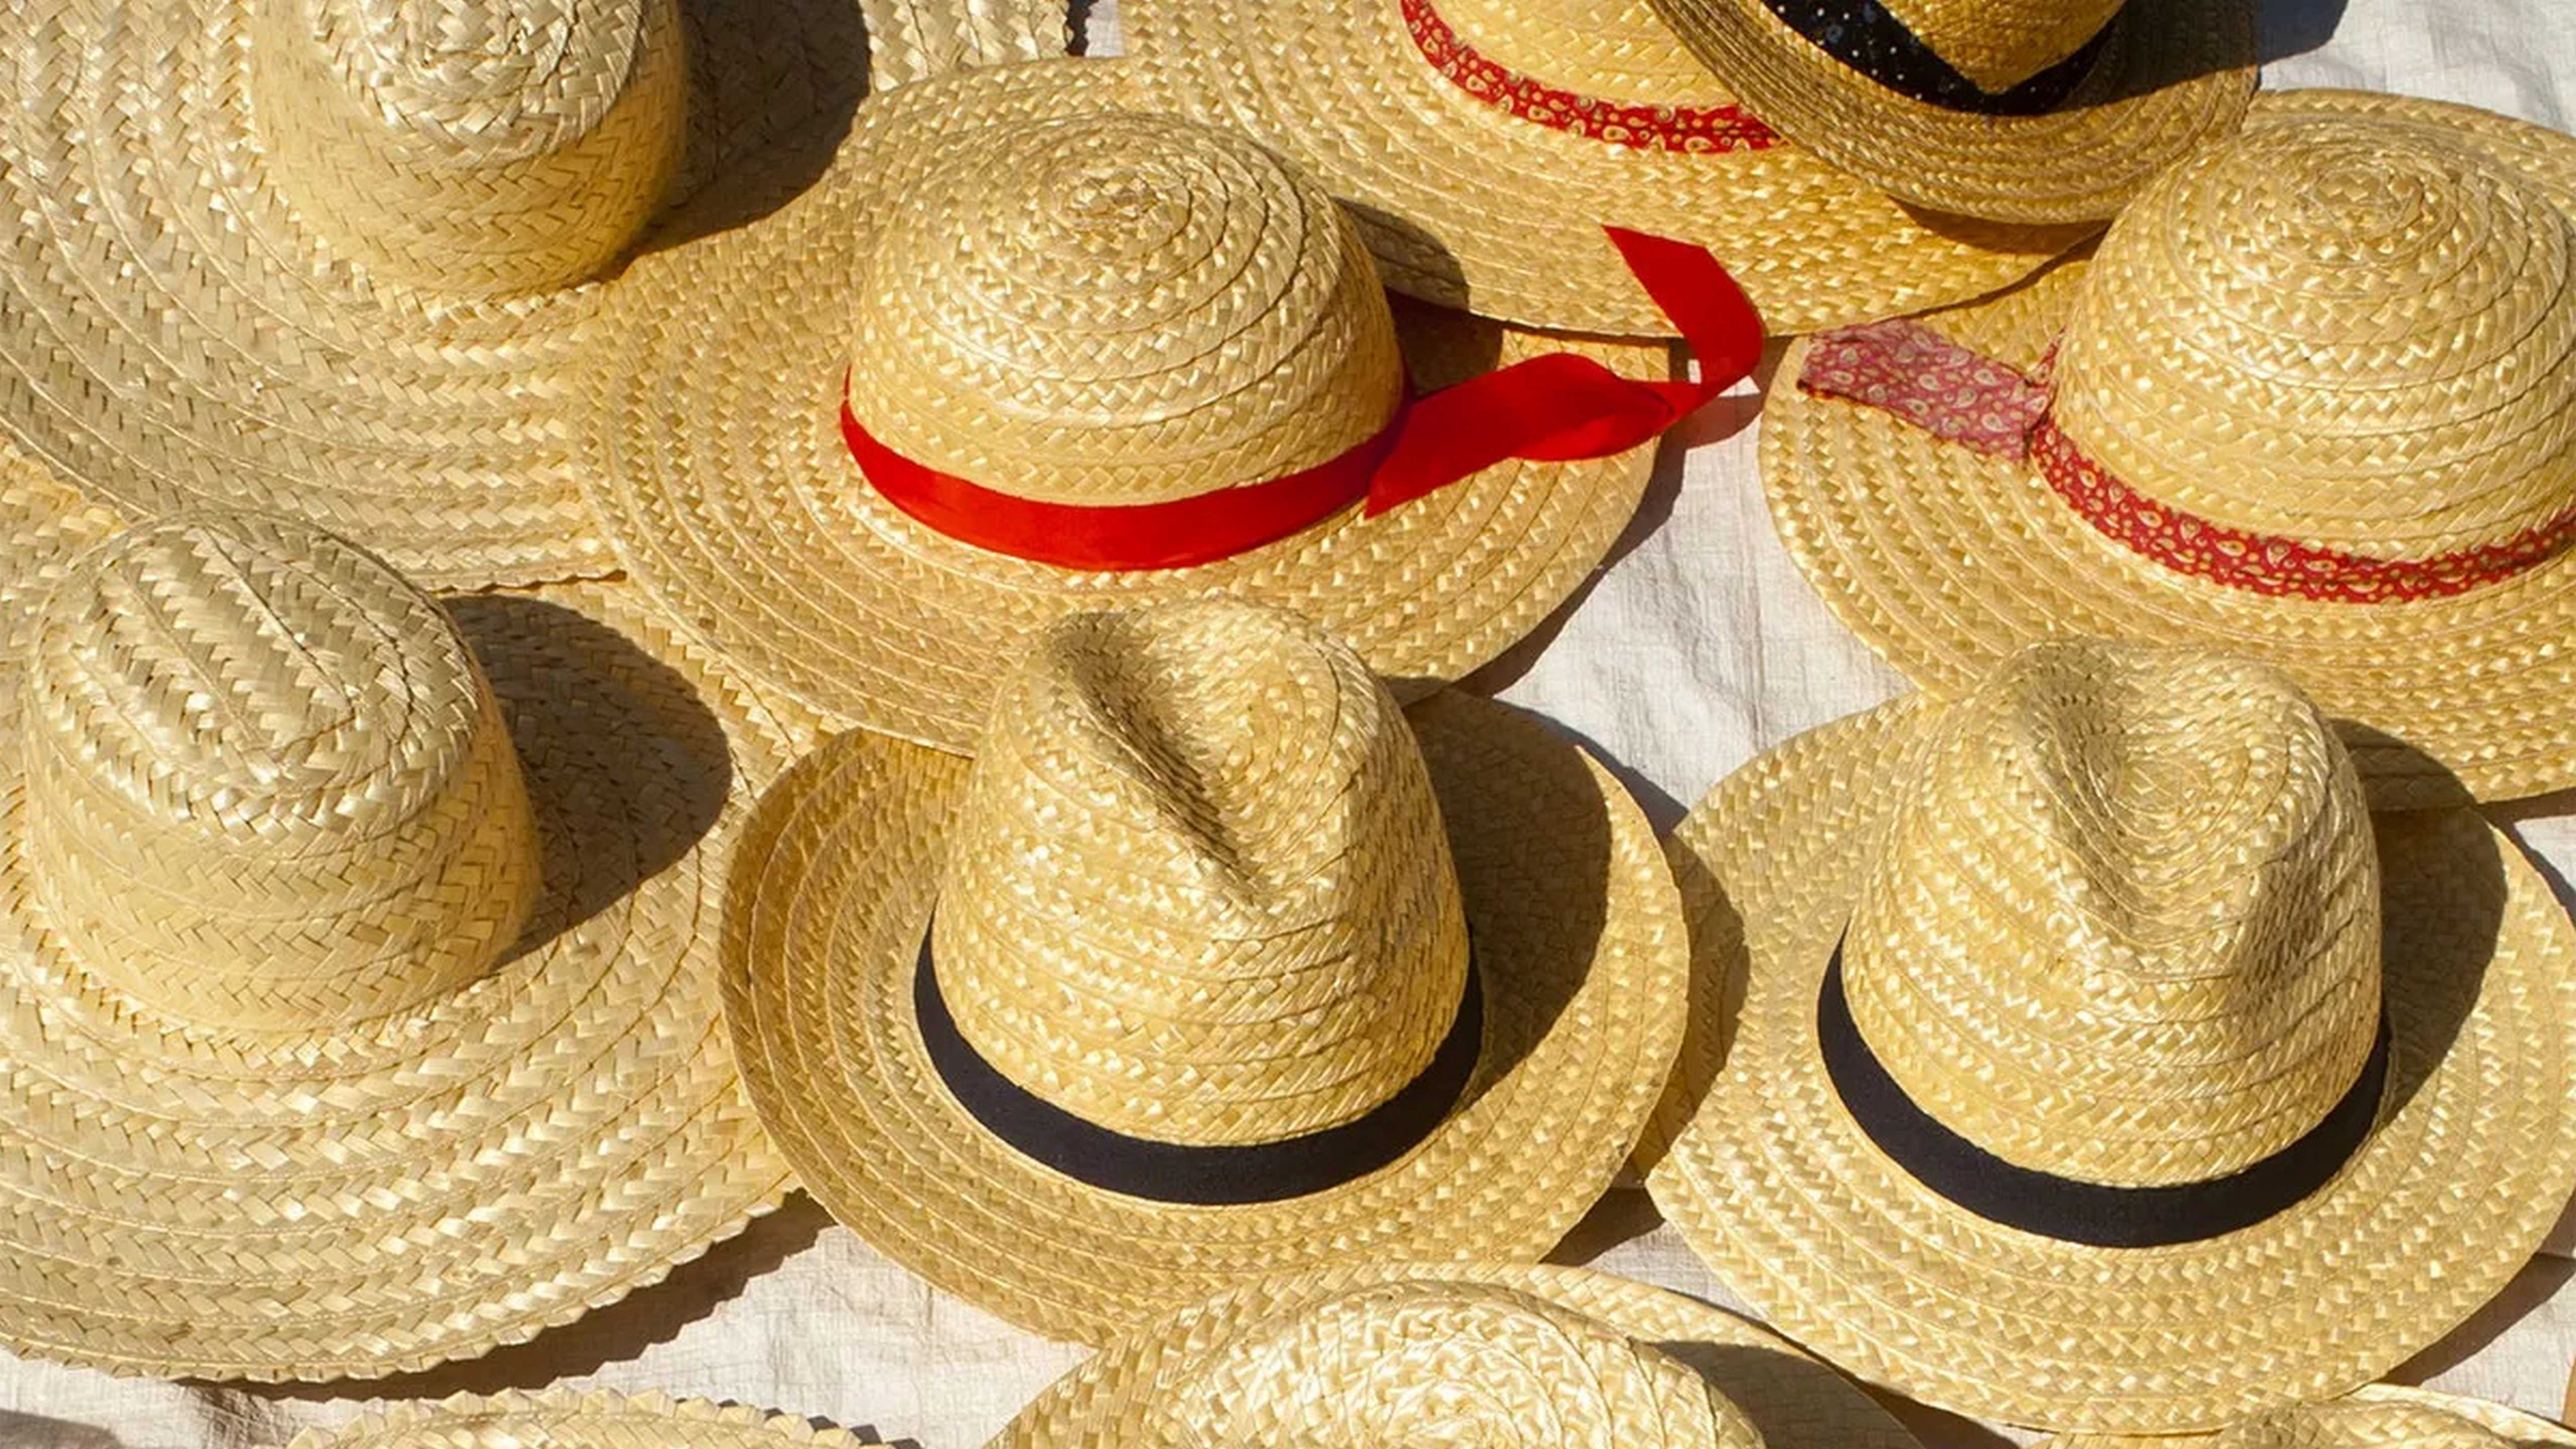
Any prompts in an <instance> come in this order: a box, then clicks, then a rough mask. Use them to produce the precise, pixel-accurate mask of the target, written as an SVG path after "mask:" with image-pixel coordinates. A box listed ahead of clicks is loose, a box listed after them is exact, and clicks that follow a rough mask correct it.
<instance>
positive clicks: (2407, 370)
mask: <svg viewBox="0 0 2576 1449" xmlns="http://www.w3.org/2000/svg"><path fill="white" fill-rule="evenodd" d="M2571 218H2576V140H2571V139H2569V138H2568V137H2565V136H2561V135H2557V134H2555V133H2552V132H2546V131H2542V130H2540V129H2538V128H2536V127H2532V126H2527V125H2523V124H2521V123H2519V122H2513V121H2507V120H2503V119H2501V118H2499V117H2494V116H2489V115H2486V114H2484V113H2482V112H2476V111H2470V110H2466V109H2464V108H2461V107H2456V106H2445V105H2438V104H2435V103H2432V102H2427V101H2409V100H2399V99H2396V98H2393V97H2383V96H2364V95H2360V94H2356V93H2349V92H2325V91H2294V92H2287V93H2280V94H2277V95H2270V96H2267V97H2266V98H2265V100H2264V102H2263V103H2261V104H2260V105H2258V106H2257V108H2256V112H2255V115H2254V117H2253V119H2252V120H2251V121H2250V122H2249V125H2248V129H2247V131H2246V133H2245V134H2244V135H2243V136H2242V137H2240V138H2239V139H2237V140H2236V141H2234V142H2232V143H2230V144H2229V145H2227V146H2225V147H2221V148H2216V149H2213V150H2212V151H2210V152H2208V153H2205V154H2204V155H2202V156H2200V157H2198V158H2196V159H2195V160H2193V161H2192V162H2191V163H2189V164H2187V165H2185V166H2183V167H2180V168H2178V169H2177V170H2176V171H2174V172H2173V173H2172V174H2171V175H2169V176H2167V177H2166V178H2165V179H2164V180H2163V181H2161V182H2159V183H2158V184H2157V185H2156V186H2155V187H2154V188H2152V189H2151V190H2150V191H2148V192H2147V194H2145V195H2144V196H2142V197H2140V198H2139V200H2138V202H2137V204H2136V205H2135V206H2133V207H2132V208H2131V209H2130V210H2129V212H2128V213H2127V214H2126V215H2125V216H2123V217H2122V218H2121V220H2120V222H2119V223H2118V224H2117V225H2116V226H2114V227H2113V228H2112V231H2111V234H2110V236H2109V237H2108V238H2107V239H2106V240H2105V241H2104V242H2103V244H2102V247H2101V250H2100V253H2099V254H2098V256H2096V257H2095V258H2094V259H2093V260H2092V261H2091V263H2090V264H2089V265H2085V266H2076V265H2071V264H2070V265H2069V266H2066V267H2061V268H2059V269H2057V270H2055V271H2052V272H2051V273H2049V274H2047V275H2046V276H2044V277H2043V278H2042V279H2040V280H2039V281H2037V282H2035V283H2033V284H2032V285H2031V286H2030V287H2029V288H2027V289H2025V290H2024V291H2022V292H2021V293H2018V294H2008V295H2007V296H2006V297H2004V298H2001V299H1998V300H1996V301H1995V302H1993V303H1991V304H1985V305H1980V306H1977V307H1971V308H1964V309H1960V310H1958V311H1956V312H1953V313H1949V314H1944V315H1942V316H1939V317H1935V318H1933V319H1930V321H1931V323H1932V330H1931V331H1925V330H1922V329H1912V330H1910V331H1909V330H1906V329H1902V328H1900V329H1874V330H1873V331H1871V332H1865V333H1860V334H1855V335H1850V336H1836V337H1825V338H1816V339H1810V340H1808V341H1805V342H1802V343H1800V344H1798V345H1797V346H1795V347H1793V348H1791V350H1790V352H1789V354H1788V357H1787V359H1786V361H1785V362H1784V363H1783V364H1782V368H1781V371H1780V373H1779V378H1780V379H1781V381H1780V382H1779V383H1778V384H1777V385H1775V386H1774V387H1773V388H1772V390H1771V395H1770V399H1769V401H1768V403H1767V404H1766V406H1765V409H1764V414H1763V426H1762V464H1763V468H1762V471H1763V482H1764V486H1765V488H1766V489H1767V491H1768V492H1769V493H1770V496H1771V506H1772V512H1773V516H1774V518H1775V519H1776V520H1777V522H1778V524H1779V527H1780V533H1781V537H1782V539H1783V540H1784V541H1785V542H1786V543H1787V545H1788V548H1789V552H1790V554H1791V555H1792V556H1793V557H1794V558H1796V559H1797V561H1798V563H1799V565H1800V567H1801V568H1802V569H1803V570H1804V571H1805V572H1806V574H1807V576H1808V578H1809V579H1811V580H1813V581H1814V583H1815V585H1816V587H1817V589H1818V590H1819V591H1820V592H1821V593H1822V594H1823V595H1824V597H1825V599H1826V601H1827V602H1828V603H1829V604H1831V605H1832V606H1833V608H1834V609H1835V611H1836V612H1837V613H1839V614H1840V615H1841V616H1842V617H1843V619H1844V621H1845V622H1847V623H1849V624H1850V625H1851V626H1852V627H1853V628H1854V629H1855V630H1857V631H1858V632H1859V633H1860V634H1861V635H1862V637H1864V638H1866V639H1867V640H1869V641H1870V643H1871V644H1872V645H1873V646H1874V647H1876V648H1877V649H1878V650H1879V651H1880V652H1881V653H1882V654H1885V655H1886V656H1887V657H1888V658H1889V659H1890V660H1891V661H1893V662H1894V663H1895V664H1896V665H1897V667H1899V668H1900V669H1902V670H1904V671H1905V672H1906V673H1907V674H1909V675H1911V676H1913V678H1914V679H1915V681H1916V682H1917V683H1920V684H1922V685H1923V686H1925V687H1926V688H1927V689H1930V690H1933V691H1935V692H1955V691H1956V690H1959V689H1961V688H1964V687H1966V686H1967V685H1968V684H1969V683H1970V682H1972V681H1973V680H1974V679H1975V678H1976V677H1977V676H1978V674H1979V673H1980V672H1981V671H1983V670H1985V669H1987V668H1989V667H1991V666H1992V665H1993V664H1994V662H1995V661H1997V660H1999V659H2001V658H2003V657H2004V656H2005V655H2007V654H2009V653H2010V652H2011V651H2012V650H2013V649H2014V648H2015V647H2017V646H2018V645H2020V644H2022V643H2024V642H2027V641H2028V640H2031V639H2033V638H2037V637H2041V636H2043V635H2048V634H2052V633H2059V632H2065V633H2096V634H2115V635H2126V636H2135V637H2139V638H2143V639H2150V640H2157V641H2163V642H2170V643H2176V644H2196V645H2205V646H2208V647H2214V648H2224V649H2232V650H2236V651H2239V652H2243V653H2247V654H2252V655H2256V656H2259V657H2261V658H2264V659H2268V660H2270V661H2272V662H2274V663H2276V664H2278V665H2280V666H2281V667H2282V668H2284V669H2286V670H2288V671H2289V672H2290V673H2291V675H2293V676H2294V677H2295V678H2297V680H2298V681H2299V683H2300V685H2301V686H2302V687H2304V688H2305V689H2307V690H2308V691H2309V692H2310V693H2312V694H2314V695H2315V696H2316V698H2317V701H2318V703H2319V704H2321V705H2322V706H2324V708H2325V709H2326V710H2327V712H2328V713H2330V714H2333V715H2335V716H2337V717H2338V718H2344V719H2349V720H2352V721H2356V722H2358V724H2359V725H2360V726H2362V727H2364V728H2365V731H2366V732H2369V733H2372V734H2374V735H2377V736H2390V737H2394V739H2395V740H2396V741H2397V742H2399V745H2398V747H2393V748H2392V747H2390V745H2389V742H2388V741H2387V740H2385V739H2377V740H2376V741H2375V743H2373V744H2372V745H2371V747H2370V748H2368V749H2365V750H2364V751H2363V756H2364V758H2363V763H2364V768H2365V774H2366V775H2368V776H2370V777H2371V778H2372V781H2373V789H2374V792H2375V794H2374V798H2377V799H2379V800H2381V802H2382V803H2404V802H2405V801H2406V800H2408V799H2410V798H2415V799H2420V798H2439V797H2442V796H2445V795H2447V796H2448V797H2449V798H2451V799H2457V798H2458V797H2459V791H2460V788H2461V787H2462V786H2465V787H2466V789H2467V790H2469V791H2471V792H2474V794H2475V795H2476V796H2477V797H2478V798H2481V799H2501V798H2511V797H2513V796H2517V795H2527V794H2536V793H2540V792H2543V791H2548V790H2555V789H2560V788H2564V787H2566V786H2569V785H2576V724H2571V722H2570V719H2569V716H2568V712H2567V711H2566V710H2565V709H2564V708H2563V707H2562V705H2563V703H2564V701H2565V700H2566V698H2567V697H2568V694H2569V691H2570V689H2571V687H2576V650H2571V649H2570V648H2569V647H2568V646H2569V644H2570V642H2571V639H2576V588H2571V587H2570V584H2571V581H2576V555H2571V554H2570V553H2568V552H2567V551H2566V548H2565V545H2566V543H2567V542H2568V539H2569V536H2570V534H2571V532H2572V531H2576V530H2571V528H2570V525H2569V523H2568V520H2569V519H2570V518H2571V517H2576V220H2571ZM1894 332H1903V333H1904V335H1891V333H1894ZM1952 342H1955V343H1958V344H1960V346H1959V347H1951V346H1949V345H1948V344H1949V343H1952ZM1962 348H1964V352H1963V351H1962V350H1961V349H1962ZM2052 349H2053V351H2054V356H2053V359H2051V360H2052V363H2053V367H2054V376H2053V380H2051V381H2046V382H2040V383H2033V382H2030V381H2027V380H2025V378H2024V376H2023V374H2024V373H2025V372H2027V371H2031V370H2034V369H2036V368H2037V367H2038V365H2039V364H2040V362H2041V360H2042V357H2043V354H2047V353H2050V352H2051V350H2052ZM1998 364H2000V365H1998ZM1862 396H1867V397H1869V398H1872V399H1873V401H1872V402H1863V401H1859V400H1856V399H1857V398H1858V397H1862ZM1943 396H1963V397H1966V398H1969V399H1972V400H1974V405H1970V406H1961V407H1956V408H1949V409H1946V410H1945V409H1942V408H1938V407H1933V408H1929V409H1927V406H1926V404H1927V400H1935V399H1939V398H1941V397H1943ZM1953 438H1956V439H1958V441H1951V439H1953ZM2025 449H2026V450H2027V454H2028V460H2027V461H2025V460H2024V457H2023V456H2022V455H2023V453H2024V451H2025ZM2362 738H2363V734H2362V733H2359V732H2357V733H2356V736H2355V740H2356V744H2357V746H2358V745H2359V744H2360V742H2361V741H2362ZM2424 756H2430V757H2431V759H2432V761H2434V762H2438V766H2434V765H2428V764H2427V763H2426V761H2425V760H2424V758H2423V757H2424ZM2444 770H2447V771H2448V772H2449V775H2456V777H2457V780H2456V781H2454V780H2452V779H2450V778H2449V775H2445V774H2444V773H2443V771H2444ZM2391 776H2394V777H2398V778H2395V779H2387V778H2385V777H2391ZM2408 776H2412V777H2413V778H2411V779H2409V778H2406V777H2408ZM2381 790H2386V791H2388V792H2389V793H2387V794H2385V795H2381V794H2378V793H2376V792H2379V791H2381Z"/></svg>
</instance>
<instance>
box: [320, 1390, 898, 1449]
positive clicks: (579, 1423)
mask: <svg viewBox="0 0 2576 1449" xmlns="http://www.w3.org/2000/svg"><path fill="white" fill-rule="evenodd" d="M874 1442H876V1441H874V1440H872V1439H863V1438H861V1437H860V1436H859V1435H856V1434H853V1433H851V1432H850V1431H848V1430H846V1429H817V1428H815V1427H814V1426H813V1425H812V1424H810V1423H808V1422H807V1421H805V1420H803V1419H799V1418H796V1417H794V1416H792V1415H788V1414H763V1413H759V1412H757V1411H755V1410H752V1409H747V1408H743V1407H741V1406H739V1405H724V1406H719V1405H716V1404H711V1403H709V1402H707V1401H706V1400H704V1399H680V1400H673V1399H670V1398H667V1397H665V1396H663V1395H661V1394H644V1395H638V1396H636V1397H632V1398H629V1397H628V1396H626V1395H624V1394H617V1393H611V1392H609V1391H608V1390H605V1389H593V1390H591V1391H590V1392H588V1393H575V1392H574V1391H572V1390H570V1389H548V1390H546V1391H544V1392H543V1393H535V1394H528V1393H518V1392H515V1391H514V1392H508V1393H502V1394H496V1395H494V1396H493V1397H491V1398H478V1397H476V1396H475V1395H473V1394H457V1395H455V1396H453V1397H451V1398H449V1399H446V1400H445V1401H443V1402H440V1403H437V1404H394V1405H391V1406H389V1407H387V1408H385V1409H384V1410H382V1411H380V1412H377V1413H373V1414H368V1415H366V1416H364V1417H362V1418H359V1419H356V1420H354V1421H352V1422H350V1423H349V1424H347V1425H345V1426H343V1427H341V1428H339V1429H334V1430H324V1429H307V1430H305V1431H304V1432H303V1433H301V1434H298V1435H296V1436H295V1438H294V1439H293V1440H292V1441H291V1442H290V1443H288V1445H287V1446H286V1449H859V1446H860V1445H862V1444H871V1443H874Z"/></svg>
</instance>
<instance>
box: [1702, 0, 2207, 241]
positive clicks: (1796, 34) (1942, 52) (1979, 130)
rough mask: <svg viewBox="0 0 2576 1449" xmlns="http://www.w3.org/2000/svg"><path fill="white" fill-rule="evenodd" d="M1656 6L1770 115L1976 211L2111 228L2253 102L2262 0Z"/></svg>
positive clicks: (1931, 197) (1778, 0) (1923, 201)
mask: <svg viewBox="0 0 2576 1449" xmlns="http://www.w3.org/2000/svg"><path fill="white" fill-rule="evenodd" d="M1653 3H1654V5H1655V7H1656V8H1657V9H1658V10H1660V11H1661V12H1662V13H1663V15H1664V18H1665V19H1666V20H1667V21H1669V22H1670V23H1671V25H1672V28H1673V30H1674V31H1675V32H1676V33H1678V34H1679V35H1680V36H1681V38H1682V39H1683V40H1684V41H1685V42H1686V43H1688V44H1689V46H1690V47H1691V48H1692V49H1693V50H1694V51H1696V52H1697V53H1698V54H1699V56H1700V58H1701V59H1702V60H1704V61H1706V62H1707V63H1708V67H1709V69H1710V70H1711V71H1712V72H1714V73H1715V74H1716V75H1718V76H1719V77H1721V78H1722V79H1723V80H1724V81H1725V82H1726V84H1727V85H1729V86H1730V87H1732V88H1733V89H1734V90H1735V91H1736V93H1737V94H1739V95H1741V96H1743V97H1744V101H1745V104H1747V105H1748V106H1750V107H1752V108H1753V110H1754V112H1755V113H1756V114H1758V115H1760V116H1761V117H1762V118H1763V119H1765V120H1767V121H1769V122H1770V123H1772V124H1773V125H1775V126H1777V127H1779V128H1780V130H1781V131H1782V132H1784V133H1786V134H1787V135H1789V136H1790V137H1792V138H1794V139H1795V140H1797V141H1798V142H1799V143H1800V144H1802V145H1805V146H1807V147H1809V148H1811V149H1813V150H1814V151H1815V152H1816V154H1817V155H1818V156H1820V157H1822V158H1824V159H1825V160H1826V161H1828V162H1830V163H1832V164H1833V165H1836V166H1840V167H1842V168H1844V169H1845V170H1847V171H1849V172H1850V173H1851V174H1852V175H1853V176H1855V177H1857V178H1859V179H1860V180H1862V181H1864V182H1866V183H1868V184H1869V185H1872V186H1876V187H1880V188H1882V189H1884V190H1885V191H1886V192H1887V193H1888V194H1889V195H1891V196H1894V197H1898V198H1901V199H1903V200H1905V201H1908V202H1911V203H1913V204H1915V205H1918V206H1928V207H1932V208H1934V209H1936V210H1939V211H1944V212H1953V213H1957V214H1960V215H1964V216H1980V217H1990V218H1994V219H1996V220H1999V221H2013V222H2024V223H2048V222H2059V223H2062V222H2081V221H2102V220H2104V219H2107V218H2108V217H2110V216H2112V215H2113V214H2115V213H2116V212H2118V211H2119V209H2120V208H2121V206H2122V205H2123V204H2124V203H2125V202H2126V201H2127V200H2128V198H2129V197H2130V196H2131V195H2132V194H2134V193H2135V192H2136V191H2137V189H2138V188H2139V187H2140V186H2142V185H2144V184H2145V183H2146V181H2147V180H2148V179H2149V178H2151V177H2153V176H2154V175H2155V174H2156V173H2157V172H2159V171H2161V170H2163V169H2164V168H2165V167H2166V166H2169V165H2171V164H2172V163H2173V162H2175V161H2178V160H2180V159H2181V158H2182V157H2184V156H2185V155H2188V154H2189V153H2190V152H2191V151H2192V150H2193V149H2194V148H2196V147H2198V146H2200V145H2202V144H2204V143H2206V142H2208V141H2211V140H2214V139H2216V138H2218V137H2221V136H2224V135H2226V134H2227V133H2228V132H2229V131H2230V130H2232V129H2234V128H2235V126H2236V124H2237V122H2238V120H2239V119H2240V118H2241V117H2242V116H2243V115H2244V114H2245V105H2246V100H2247V98H2248V97H2249V96H2251V95H2252V94H2253V92H2254V84H2255V62H2256V49H2255V34H2254V6H2253V4H2252V0H2125V3H2124V0H2016V3H2013V4H2007V5H1997V4H1992V3H1986V0H1860V3H1857V4H1854V3H1849V0H1653ZM1793 22H1794V23H1793ZM1810 35H1813V36H1816V37H1817V38H1816V39H1812V40H1811V39H1810V38H1809V36H1810ZM1828 46H1833V47H1839V50H1829V49H1828V48H1827V47H1828Z"/></svg>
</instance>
